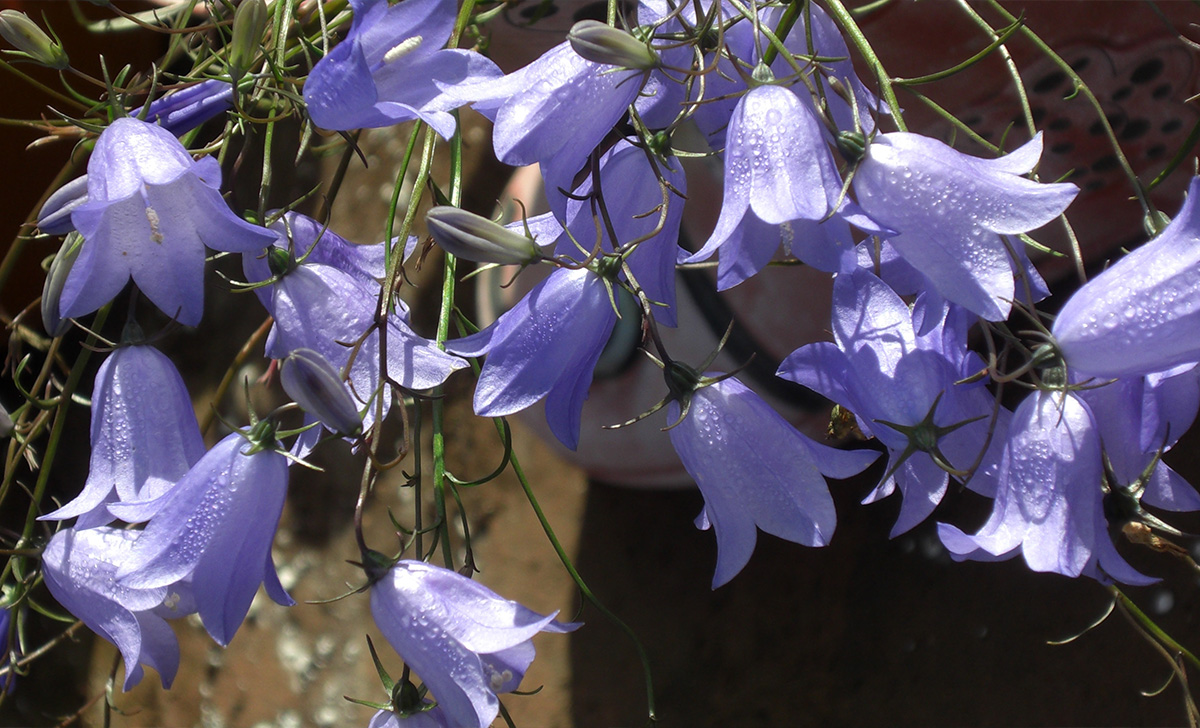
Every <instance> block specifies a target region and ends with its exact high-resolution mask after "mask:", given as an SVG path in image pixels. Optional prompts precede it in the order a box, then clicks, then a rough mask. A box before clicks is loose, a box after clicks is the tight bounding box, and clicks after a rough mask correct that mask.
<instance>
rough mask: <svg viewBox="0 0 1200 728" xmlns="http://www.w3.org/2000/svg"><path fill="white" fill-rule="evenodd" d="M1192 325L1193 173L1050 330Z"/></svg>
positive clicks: (1152, 362) (1192, 337)
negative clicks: (1154, 233)
mask: <svg viewBox="0 0 1200 728" xmlns="http://www.w3.org/2000/svg"><path fill="white" fill-rule="evenodd" d="M77 265H78V264H77ZM1198 326H1200V178H1195V179H1193V180H1192V183H1191V186H1190V187H1189V188H1188V196H1187V198H1186V199H1185V200H1184V203H1183V209H1181V210H1180V211H1179V214H1178V215H1177V216H1176V217H1175V219H1174V220H1172V221H1171V223H1170V224H1169V225H1168V226H1167V227H1166V229H1164V230H1163V231H1162V232H1161V233H1160V234H1159V236H1158V237H1156V238H1154V239H1153V240H1151V241H1150V242H1148V243H1146V244H1145V245H1143V246H1142V247H1140V248H1138V249H1137V250H1134V251H1133V252H1132V253H1130V254H1129V255H1127V256H1125V257H1124V258H1122V259H1121V260H1119V261H1117V262H1116V263H1115V264H1113V265H1112V266H1110V267H1109V268H1108V269H1107V270H1105V271H1104V272H1103V273H1101V274H1100V275H1098V276H1096V277H1095V278H1093V279H1092V280H1090V281H1088V282H1087V283H1086V284H1084V286H1083V287H1082V288H1080V289H1079V290H1078V291H1076V292H1075V294H1074V295H1073V296H1071V298H1069V299H1067V302H1066V304H1065V305H1063V307H1062V310H1061V311H1060V312H1059V314H1058V318H1057V319H1055V321H1054V326H1053V328H1052V329H1051V331H1052V332H1053V334H1054V337H1055V339H1056V340H1057V341H1058V346H1059V349H1060V350H1061V351H1062V353H1063V357H1064V358H1065V359H1066V362H1067V365H1068V366H1070V367H1072V368H1074V369H1078V370H1079V371H1081V372H1086V373H1088V374H1093V375H1096V376H1100V377H1116V376H1124V375H1133V374H1148V373H1150V372H1156V371H1162V370H1164V369H1169V368H1171V367H1173V366H1175V365H1177V364H1182V363H1184V362H1193V361H1196V360H1200V337H1197V336H1196V330H1197V327H1198Z"/></svg>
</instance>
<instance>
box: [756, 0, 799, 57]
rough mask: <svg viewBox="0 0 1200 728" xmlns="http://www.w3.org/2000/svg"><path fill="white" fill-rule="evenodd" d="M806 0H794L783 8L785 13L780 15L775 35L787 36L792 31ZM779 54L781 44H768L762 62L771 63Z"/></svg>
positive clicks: (778, 36) (779, 36) (777, 36)
mask: <svg viewBox="0 0 1200 728" xmlns="http://www.w3.org/2000/svg"><path fill="white" fill-rule="evenodd" d="M805 1H806V0H792V1H791V2H790V3H788V6H787V7H786V8H784V9H783V14H782V15H781V16H780V17H779V25H777V26H775V37H776V38H780V39H782V38H786V37H787V34H788V33H790V32H791V31H792V26H794V25H795V24H796V20H798V19H799V18H800V10H801V8H803V7H804V4H805ZM778 55H779V46H777V45H775V44H774V43H772V44H770V45H768V46H767V49H766V50H765V51H763V54H762V62H763V64H764V65H767V66H769V65H771V63H773V62H774V61H775V57H776V56H778Z"/></svg>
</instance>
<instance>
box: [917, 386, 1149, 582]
mask: <svg viewBox="0 0 1200 728" xmlns="http://www.w3.org/2000/svg"><path fill="white" fill-rule="evenodd" d="M1100 439H1101V438H1100V431H1099V429H1098V428H1097V426H1096V421H1095V417H1094V416H1093V414H1092V411H1091V409H1090V408H1089V407H1088V405H1087V403H1086V402H1084V401H1083V400H1082V399H1081V398H1080V397H1079V396H1077V395H1076V394H1075V393H1073V392H1070V391H1065V392H1060V391H1038V392H1035V393H1033V394H1031V395H1030V396H1029V397H1026V398H1025V400H1024V401H1023V402H1021V404H1020V405H1019V406H1018V407H1017V410H1016V412H1014V413H1013V417H1012V422H1011V426H1010V429H1009V436H1008V438H1007V441H1006V442H1005V447H1004V455H1003V457H1002V458H1001V461H1000V468H999V475H998V485H997V488H996V503H995V506H994V508H993V510H992V515H991V517H990V518H989V519H988V521H987V523H985V524H983V527H982V528H980V529H979V532H978V533H976V534H975V535H973V536H971V535H967V534H965V533H963V532H962V531H961V530H959V529H958V528H956V527H955V526H952V525H949V524H946V523H939V524H938V535H939V536H940V537H941V540H942V543H943V544H944V545H945V546H946V548H947V549H949V551H950V553H951V555H952V556H953V557H954V558H955V559H957V560H960V561H961V560H964V559H974V560H982V561H995V560H1000V559H1006V558H1010V557H1012V556H1015V555H1016V554H1017V552H1018V551H1019V552H1020V553H1021V554H1022V555H1023V556H1024V557H1025V563H1026V564H1028V565H1029V568H1030V569H1033V570H1034V571H1044V572H1055V573H1059V574H1063V575H1064V576H1071V577H1075V576H1079V575H1080V574H1085V575H1088V576H1092V577H1093V578H1096V579H1098V580H1101V581H1109V580H1111V579H1116V580H1118V581H1122V582H1126V583H1129V584H1147V583H1150V582H1152V581H1154V580H1153V579H1149V578H1147V577H1146V576H1144V575H1142V574H1140V573H1138V572H1137V571H1136V570H1135V569H1134V568H1133V567H1132V566H1130V565H1129V564H1128V563H1127V562H1126V561H1125V559H1123V558H1122V557H1121V556H1120V554H1118V553H1117V550H1116V547H1114V546H1113V543H1112V540H1111V539H1110V538H1109V536H1108V522H1107V520H1106V519H1105V515H1104V503H1103V500H1104V492H1103V490H1102V489H1101V483H1102V477H1103V473H1104V468H1103V465H1102V457H1101V446H1100Z"/></svg>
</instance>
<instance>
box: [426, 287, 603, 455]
mask: <svg viewBox="0 0 1200 728" xmlns="http://www.w3.org/2000/svg"><path fill="white" fill-rule="evenodd" d="M615 323H616V313H615V312H614V311H613V308H612V304H611V303H610V302H609V298H608V292H607V290H606V289H605V286H604V282H603V280H602V279H601V278H600V277H599V276H597V275H596V274H595V273H592V272H591V271H589V270H586V269H579V270H567V269H559V270H557V271H555V272H554V273H552V274H550V277H549V278H547V279H546V280H545V281H543V282H541V283H539V284H538V285H537V286H536V287H535V288H534V289H533V290H532V291H530V292H529V294H528V295H526V296H525V298H523V299H521V301H520V302H518V303H517V305H516V306H514V307H513V308H512V309H510V310H509V311H507V312H506V313H504V315H502V316H501V317H500V318H499V320H497V321H496V323H494V324H492V326H491V327H489V329H488V330H489V331H490V333H487V334H484V333H483V332H480V333H479V334H476V335H475V336H474V337H470V338H468V339H466V340H465V345H464V346H460V345H459V341H461V340H456V341H450V342H447V343H446V349H447V350H449V351H452V352H455V353H460V354H463V355H464V356H472V355H473V352H476V351H479V350H480V347H481V346H486V347H487V348H488V351H489V354H488V359H487V361H486V362H485V364H484V367H483V371H482V372H481V373H480V377H479V383H478V385H477V387H476V390H475V412H476V414H479V415H482V416H485V417H499V416H504V415H509V414H512V413H514V412H518V411H520V410H522V409H525V408H526V407H529V406H530V405H532V404H533V403H535V402H537V401H538V400H539V399H541V398H542V397H545V396H546V395H547V394H548V393H549V392H550V391H551V390H552V389H554V388H555V387H557V386H559V385H560V383H565V386H567V388H568V391H570V392H571V393H573V395H574V396H578V394H579V392H581V391H583V392H586V388H587V386H588V385H590V383H591V373H592V369H593V368H594V367H595V363H596V358H598V357H599V352H600V350H601V349H603V342H605V341H607V340H608V336H609V334H610V333H611V332H612V328H613V325H614V324H615ZM597 341H599V342H601V344H600V346H599V347H597V346H596V342H597ZM568 426H569V425H568ZM577 429H578V428H577V427H576V428H575V431H574V433H573V434H574V435H575V436H576V437H578V431H577Z"/></svg>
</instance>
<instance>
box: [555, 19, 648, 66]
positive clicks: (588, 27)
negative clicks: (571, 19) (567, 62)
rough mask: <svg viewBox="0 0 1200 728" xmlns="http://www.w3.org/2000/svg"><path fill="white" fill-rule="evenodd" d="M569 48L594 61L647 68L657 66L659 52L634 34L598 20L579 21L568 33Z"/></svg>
mask: <svg viewBox="0 0 1200 728" xmlns="http://www.w3.org/2000/svg"><path fill="white" fill-rule="evenodd" d="M567 39H568V40H570V41H571V48H572V49H573V50H574V51H575V52H576V53H578V54H579V56H580V57H582V58H586V59H587V60H589V61H592V62H594V63H607V64H610V65H613V66H620V67H622V68H640V69H642V70H648V69H651V68H657V67H658V65H659V59H658V54H657V53H655V52H654V51H652V50H651V49H650V47H649V46H648V45H646V44H645V43H644V42H643V41H640V40H638V39H637V38H636V37H634V35H633V34H631V33H628V32H626V31H624V30H621V29H619V28H614V27H612V26H611V25H606V24H604V23H601V22H600V21H599V20H581V21H579V22H578V23H576V24H575V25H573V26H572V27H571V32H569V33H567Z"/></svg>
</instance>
